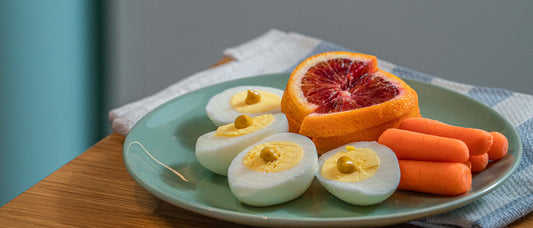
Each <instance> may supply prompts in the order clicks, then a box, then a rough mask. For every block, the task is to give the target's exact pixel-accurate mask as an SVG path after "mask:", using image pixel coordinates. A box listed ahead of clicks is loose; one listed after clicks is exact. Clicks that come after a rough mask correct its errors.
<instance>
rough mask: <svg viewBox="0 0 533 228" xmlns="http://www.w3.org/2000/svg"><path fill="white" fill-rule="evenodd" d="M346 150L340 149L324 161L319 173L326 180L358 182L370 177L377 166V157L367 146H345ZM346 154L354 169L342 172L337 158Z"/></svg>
mask: <svg viewBox="0 0 533 228" xmlns="http://www.w3.org/2000/svg"><path fill="white" fill-rule="evenodd" d="M346 150H347V151H341V152H339V153H337V154H335V155H333V156H331V157H330V158H329V159H328V160H326V161H325V162H324V165H322V170H321V171H320V174H321V175H322V176H323V177H324V178H326V179H328V180H336V181H340V182H359V181H363V180H366V179H368V178H370V177H372V176H373V175H374V174H375V173H376V171H378V167H379V164H380V162H379V157H378V156H377V155H376V153H375V152H374V151H373V150H371V149H369V148H354V147H352V146H347V147H346ZM342 156H347V157H349V158H351V160H352V161H353V163H354V164H355V170H354V171H353V172H351V173H343V172H341V171H339V168H338V167H337V160H339V158H340V157H342Z"/></svg>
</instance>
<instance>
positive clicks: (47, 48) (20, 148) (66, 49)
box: [0, 0, 100, 206]
mask: <svg viewBox="0 0 533 228" xmlns="http://www.w3.org/2000/svg"><path fill="white" fill-rule="evenodd" d="M92 6H93V5H92V3H90V2H89V1H81V0H54V1H17V0H13V1H4V0H0V206H1V205H4V204H5V203H7V202H8V201H9V200H11V199H12V198H14V197H16V196H17V195H18V194H20V193H21V192H23V191H25V190H26V189H27V188H29V187H31V186H32V185H33V184H35V183H37V182H39V181H40V180H41V179H43V178H44V177H46V176H48V175H49V174H51V173H52V172H53V171H55V170H56V169H57V168H59V167H61V166H62V165H64V164H65V163H67V162H68V161H70V160H71V159H73V158H75V157H76V156H78V155H79V154H81V153H82V152H84V151H85V150H86V149H87V148H89V147H90V146H91V145H92V144H93V143H94V142H95V140H96V139H97V137H99V136H98V133H99V132H100V131H99V130H98V127H99V126H98V124H97V121H96V119H97V116H98V115H99V113H97V112H95V111H96V110H98V108H97V105H98V97H99V95H98V94H96V93H95V91H96V90H95V87H96V86H98V85H97V84H98V82H99V76H98V75H95V72H97V70H95V67H96V66H95V60H94V51H93V49H95V47H94V46H93V45H94V30H93V28H94V27H93V24H92V23H93V20H92V19H93V15H94V12H92V11H93V9H94V8H93V7H92Z"/></svg>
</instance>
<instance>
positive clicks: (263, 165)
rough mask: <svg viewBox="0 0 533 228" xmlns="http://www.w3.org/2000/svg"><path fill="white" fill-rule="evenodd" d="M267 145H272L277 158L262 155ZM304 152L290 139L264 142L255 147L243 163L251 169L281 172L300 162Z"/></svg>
mask: <svg viewBox="0 0 533 228" xmlns="http://www.w3.org/2000/svg"><path fill="white" fill-rule="evenodd" d="M265 147H270V148H272V149H273V150H274V151H275V154H276V156H277V158H276V159H275V160H272V161H268V160H265V159H264V158H262V157H261V151H262V150H263V148H265ZM303 154H304V150H303V148H302V147H301V146H300V145H298V144H296V143H293V142H289V141H274V142H268V143H263V144H260V145H257V146H255V147H253V148H252V149H251V150H250V151H248V154H246V156H244V159H243V161H242V163H243V165H244V166H246V167H248V168H249V169H251V170H254V171H258V172H265V173H274V172H280V171H283V170H288V169H291V168H293V167H295V166H296V165H298V163H300V161H301V160H302V157H303Z"/></svg>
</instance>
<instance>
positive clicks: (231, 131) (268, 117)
mask: <svg viewBox="0 0 533 228" xmlns="http://www.w3.org/2000/svg"><path fill="white" fill-rule="evenodd" d="M272 121H274V115H272V114H264V115H260V116H256V117H253V118H252V124H251V125H250V126H248V127H245V128H236V127H235V123H230V124H226V125H223V126H220V127H218V128H217V131H216V133H215V136H227V137H235V136H241V135H246V134H250V133H252V132H255V131H258V130H261V129H263V128H265V127H267V126H268V125H270V124H271V123H272Z"/></svg>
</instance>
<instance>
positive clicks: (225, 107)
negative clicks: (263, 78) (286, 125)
mask: <svg viewBox="0 0 533 228" xmlns="http://www.w3.org/2000/svg"><path fill="white" fill-rule="evenodd" d="M249 89H251V90H257V91H266V92H270V93H273V94H276V95H278V96H279V97H280V98H281V97H282V96H283V90H280V89H276V88H272V87H265V86H251V85H249V86H238V87H233V88H230V89H227V90H224V91H222V92H220V93H218V94H215V95H214V96H213V97H211V99H209V101H208V102H207V105H206V107H205V111H206V113H207V116H208V117H209V119H211V121H212V122H213V123H214V124H215V125H216V126H221V125H224V124H228V123H231V122H233V121H234V120H235V118H237V117H238V116H240V115H242V114H247V115H248V116H250V117H254V116H258V115H262V114H265V113H278V112H281V108H277V109H274V110H271V111H268V112H263V113H242V112H239V111H237V110H235V109H233V107H232V106H231V103H230V101H231V98H232V97H233V95H235V94H236V93H239V92H241V91H247V90H249Z"/></svg>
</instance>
